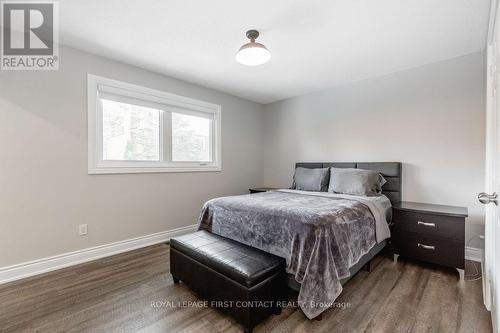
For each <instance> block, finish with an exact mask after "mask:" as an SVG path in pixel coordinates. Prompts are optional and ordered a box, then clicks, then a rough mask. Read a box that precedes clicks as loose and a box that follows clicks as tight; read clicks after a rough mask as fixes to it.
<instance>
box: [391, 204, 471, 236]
mask: <svg viewBox="0 0 500 333" xmlns="http://www.w3.org/2000/svg"><path fill="white" fill-rule="evenodd" d="M392 220H393V222H394V227H393V228H394V230H395V232H400V231H409V232H413V233H418V234H422V235H426V236H431V237H445V238H448V239H454V240H457V241H462V242H463V241H464V237H465V218H464V217H455V216H443V215H437V214H430V213H420V212H410V211H402V210H395V211H394V212H393V219H392Z"/></svg>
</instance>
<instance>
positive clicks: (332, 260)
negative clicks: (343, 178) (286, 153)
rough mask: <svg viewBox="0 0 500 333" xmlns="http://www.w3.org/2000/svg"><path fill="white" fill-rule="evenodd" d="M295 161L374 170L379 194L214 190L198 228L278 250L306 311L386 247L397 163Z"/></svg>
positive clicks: (320, 305)
mask: <svg viewBox="0 0 500 333" xmlns="http://www.w3.org/2000/svg"><path fill="white" fill-rule="evenodd" d="M296 167H302V168H327V167H335V168H358V169H365V170H374V171H377V172H379V173H380V174H381V175H382V176H383V177H384V178H385V179H386V181H387V182H386V183H385V184H384V185H383V187H382V194H383V196H381V197H359V196H351V195H344V194H335V193H326V192H307V191H296V190H278V191H271V192H265V193H257V194H247V195H240V196H232V197H224V198H216V199H213V200H210V201H208V202H207V203H206V204H205V205H204V207H203V209H202V213H201V215H200V219H199V226H198V229H199V230H207V231H209V232H212V233H215V234H218V235H220V236H223V237H227V238H230V239H233V240H236V241H238V242H241V243H244V244H247V245H250V246H253V247H256V248H259V249H261V250H264V251H266V252H269V253H272V254H275V255H278V256H281V257H283V258H285V259H286V262H287V273H288V274H289V275H288V276H289V279H288V280H289V286H290V287H292V288H293V289H296V290H298V291H299V297H298V304H299V306H300V308H301V309H302V311H303V312H304V314H305V315H306V316H307V317H308V318H310V319H311V318H314V317H316V316H318V315H320V314H321V313H322V312H323V311H324V310H326V309H327V308H329V307H330V306H332V305H333V302H334V301H335V299H336V298H337V297H338V295H339V294H340V293H341V291H342V285H343V284H344V283H346V282H347V281H348V280H349V279H350V278H351V277H352V276H353V275H354V274H355V273H356V272H358V271H359V270H360V269H361V268H362V267H363V266H364V265H365V264H366V263H368V262H369V261H370V260H371V259H372V258H373V257H374V256H375V255H376V254H377V253H379V252H380V251H381V250H382V249H383V248H384V247H385V245H386V243H387V239H388V237H389V236H390V232H389V227H388V223H389V222H390V220H391V209H390V204H391V203H396V202H399V201H401V163H399V162H368V163H361V162H349V163H346V162H343V163H297V164H296ZM388 207H389V209H388Z"/></svg>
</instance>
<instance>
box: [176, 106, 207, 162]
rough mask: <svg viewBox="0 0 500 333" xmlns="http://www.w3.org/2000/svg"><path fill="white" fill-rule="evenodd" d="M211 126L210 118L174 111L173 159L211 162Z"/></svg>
mask: <svg viewBox="0 0 500 333" xmlns="http://www.w3.org/2000/svg"><path fill="white" fill-rule="evenodd" d="M211 126H212V121H211V120H210V119H207V118H201V117H196V116H190V115H185V114H182V113H172V161H174V162H211V160H212V158H211V156H210V155H211V154H210V128H211Z"/></svg>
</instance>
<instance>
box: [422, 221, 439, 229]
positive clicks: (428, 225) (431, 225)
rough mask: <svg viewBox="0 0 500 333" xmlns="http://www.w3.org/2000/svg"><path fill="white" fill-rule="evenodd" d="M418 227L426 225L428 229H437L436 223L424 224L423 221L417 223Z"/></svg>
mask: <svg viewBox="0 0 500 333" xmlns="http://www.w3.org/2000/svg"><path fill="white" fill-rule="evenodd" d="M417 224H418V225H424V226H426V227H433V228H435V227H436V223H430V222H422V221H418V222H417Z"/></svg>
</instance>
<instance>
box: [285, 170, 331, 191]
mask: <svg viewBox="0 0 500 333" xmlns="http://www.w3.org/2000/svg"><path fill="white" fill-rule="evenodd" d="M329 177H330V169H329V168H323V169H308V168H301V167H298V168H296V169H295V175H294V176H293V185H292V189H294V190H302V191H317V192H326V191H327V190H328V178H329Z"/></svg>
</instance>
